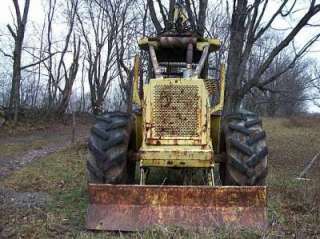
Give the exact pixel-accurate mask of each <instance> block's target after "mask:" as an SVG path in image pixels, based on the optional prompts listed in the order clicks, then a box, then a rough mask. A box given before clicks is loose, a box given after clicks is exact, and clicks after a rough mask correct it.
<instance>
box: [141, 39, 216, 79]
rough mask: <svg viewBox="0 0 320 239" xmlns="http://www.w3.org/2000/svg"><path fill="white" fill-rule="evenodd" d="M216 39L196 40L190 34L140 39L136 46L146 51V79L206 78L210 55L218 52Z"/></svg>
mask: <svg viewBox="0 0 320 239" xmlns="http://www.w3.org/2000/svg"><path fill="white" fill-rule="evenodd" d="M220 45H221V43H220V41H219V40H217V39H207V38H200V37H198V36H196V35H192V34H191V33H184V34H171V33H165V34H162V35H160V36H158V37H150V38H143V39H141V40H140V41H139V46H140V48H141V49H143V50H147V51H148V52H149V56H150V60H151V63H152V69H153V70H152V72H151V77H150V78H204V79H205V78H207V77H206V76H207V71H208V67H207V60H208V56H209V53H210V52H213V51H217V50H219V49H220Z"/></svg>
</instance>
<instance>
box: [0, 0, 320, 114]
mask: <svg viewBox="0 0 320 239" xmlns="http://www.w3.org/2000/svg"><path fill="white" fill-rule="evenodd" d="M0 1H1V5H0V35H1V34H3V33H6V28H5V26H6V24H8V23H12V12H13V11H14V8H13V4H12V0H0ZM20 1H21V2H24V0H20ZM46 1H47V0H31V5H30V13H29V20H31V21H32V22H33V24H36V25H37V24H39V26H40V24H41V22H42V21H43V18H44V10H43V9H44V8H43V4H44V3H45V2H46ZM66 1H67V0H66ZM210 1H211V2H212V1H213V2H214V1H216V0H209V4H210ZM318 1H319V2H320V0H318ZM272 2H274V3H273V4H274V5H272ZM279 2H281V0H271V5H269V6H270V7H269V9H267V14H266V15H269V16H271V14H272V13H273V11H274V10H275V8H276V5H277V3H279ZM298 2H300V3H299V5H298V7H297V8H296V9H297V10H298V11H296V12H295V14H294V15H293V16H292V17H290V19H288V18H287V19H286V20H283V19H277V21H276V22H275V23H274V24H273V26H272V27H273V28H276V29H287V28H290V27H292V26H294V22H295V21H297V20H298V19H299V18H300V17H301V15H303V14H304V10H305V4H306V2H308V1H306V0H298ZM303 9H304V10H303ZM312 22H314V23H318V24H319V22H320V16H319V17H317V18H314V19H313V21H312ZM319 31H320V28H317V29H315V28H312V27H308V28H306V29H304V30H303V31H302V32H301V33H300V34H299V35H298V36H297V37H296V39H295V44H296V45H297V47H298V46H299V45H302V44H303V43H304V42H305V41H307V40H308V39H310V38H311V37H312V35H314V34H315V33H316V32H319ZM2 57H3V56H0V59H1V58H2ZM308 57H312V58H314V59H315V60H316V61H319V63H320V43H316V44H315V45H314V46H313V47H312V49H310V52H309V53H308ZM0 64H1V62H0ZM309 105H310V106H309V110H310V111H318V112H320V109H319V108H318V107H316V106H314V105H313V104H311V103H310V104H309Z"/></svg>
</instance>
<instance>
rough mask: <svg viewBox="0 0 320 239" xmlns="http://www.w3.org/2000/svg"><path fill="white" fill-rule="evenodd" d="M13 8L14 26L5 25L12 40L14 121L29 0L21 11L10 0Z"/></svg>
mask: <svg viewBox="0 0 320 239" xmlns="http://www.w3.org/2000/svg"><path fill="white" fill-rule="evenodd" d="M12 1H13V4H14V9H15V23H14V27H12V26H11V25H9V24H8V25H7V27H8V30H9V32H10V34H11V36H12V38H13V40H14V50H13V55H12V58H13V70H12V82H11V92H10V103H9V112H10V115H13V119H14V121H15V122H17V120H18V113H19V106H20V85H21V56H22V47H23V41H24V35H25V29H26V25H27V21H28V14H29V7H30V0H26V1H25V3H24V8H23V12H21V6H20V4H19V2H18V0H12Z"/></svg>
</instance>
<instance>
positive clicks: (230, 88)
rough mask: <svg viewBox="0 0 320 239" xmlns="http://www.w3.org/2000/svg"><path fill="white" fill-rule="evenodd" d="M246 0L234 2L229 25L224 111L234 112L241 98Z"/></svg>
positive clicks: (237, 108) (238, 106)
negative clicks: (240, 73)
mask: <svg viewBox="0 0 320 239" xmlns="http://www.w3.org/2000/svg"><path fill="white" fill-rule="evenodd" d="M247 4H248V1H247V0H239V1H238V2H237V3H234V8H233V13H232V20H231V27H230V46H229V54H228V60H227V65H228V69H227V74H226V79H227V82H226V101H225V107H224V111H225V113H227V114H228V113H231V112H236V111H238V110H239V109H240V106H241V100H242V98H241V97H239V95H238V92H239V89H240V88H241V80H242V79H241V77H238V73H239V70H240V65H241V59H242V49H243V47H244V42H245V41H244V40H245V34H246V26H245V23H246V18H247Z"/></svg>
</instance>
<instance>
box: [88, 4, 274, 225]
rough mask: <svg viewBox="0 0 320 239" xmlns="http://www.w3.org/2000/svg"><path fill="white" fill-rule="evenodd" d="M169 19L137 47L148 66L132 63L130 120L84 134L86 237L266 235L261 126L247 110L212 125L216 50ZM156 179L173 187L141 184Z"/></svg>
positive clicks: (116, 119)
mask: <svg viewBox="0 0 320 239" xmlns="http://www.w3.org/2000/svg"><path fill="white" fill-rule="evenodd" d="M179 11H181V8H178V10H177V14H176V21H175V24H173V25H174V26H173V27H172V28H171V29H170V30H167V31H165V32H163V33H162V34H160V35H158V36H156V37H149V38H143V39H141V40H140V42H139V46H140V48H141V49H142V51H144V54H145V55H148V59H149V61H148V62H147V63H146V66H143V65H142V63H141V62H142V61H140V60H139V57H136V58H135V66H134V70H133V72H134V73H133V75H134V77H133V78H134V80H133V86H132V88H133V90H132V102H133V105H134V106H133V107H132V108H133V110H132V113H119V112H114V113H106V114H104V115H101V116H99V117H97V121H96V124H95V125H94V126H93V128H92V130H91V135H90V139H89V144H88V147H89V153H88V159H87V172H88V191H89V202H90V204H89V208H88V212H87V218H86V227H87V228H88V229H91V230H110V231H137V230H144V229H146V228H148V227H150V226H154V225H162V226H172V225H175V226H180V227H183V228H211V227H215V226H220V225H224V224H231V225H235V226H243V227H255V228H263V227H265V226H266V221H267V218H266V187H265V178H266V176H267V154H268V150H267V147H266V142H265V137H266V134H265V132H264V131H263V129H262V125H261V120H260V119H258V117H257V115H256V114H254V113H250V112H248V111H243V112H239V113H235V114H229V115H223V116H222V112H223V106H224V98H225V96H224V90H225V66H224V65H223V64H220V67H219V70H216V71H217V72H218V74H217V75H218V77H216V78H217V79H213V78H214V77H212V76H213V74H212V72H213V71H214V69H216V68H217V67H215V66H213V65H211V64H210V62H213V61H212V57H210V53H213V52H217V51H218V50H219V48H220V41H219V40H217V39H209V38H202V37H200V36H199V35H198V34H197V33H195V32H193V31H190V29H189V28H188V24H187V21H186V20H183V18H180V17H179V15H180V14H181V12H179ZM145 69H147V70H145ZM143 71H148V76H147V77H141V75H142V74H141V73H142V72H143ZM217 165H219V166H218V167H217ZM216 167H217V168H216ZM159 168H160V169H159ZM215 169H216V170H215ZM135 172H137V173H135ZM163 172H166V173H167V174H168V172H169V174H170V173H172V174H177V172H179V175H182V180H180V181H179V180H178V179H177V182H172V180H171V182H170V183H169V182H168V181H166V180H165V179H164V180H163V181H160V182H158V185H155V184H154V183H152V185H151V184H150V183H151V182H152V180H151V178H152V176H156V177H158V178H159V177H161V174H162V173H163ZM135 174H136V175H137V176H140V178H138V177H136V179H135ZM169 176H170V175H169ZM176 178H179V177H176ZM215 178H216V179H217V180H215Z"/></svg>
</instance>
